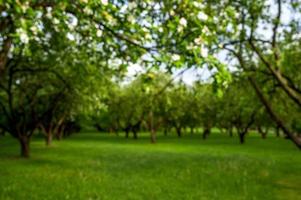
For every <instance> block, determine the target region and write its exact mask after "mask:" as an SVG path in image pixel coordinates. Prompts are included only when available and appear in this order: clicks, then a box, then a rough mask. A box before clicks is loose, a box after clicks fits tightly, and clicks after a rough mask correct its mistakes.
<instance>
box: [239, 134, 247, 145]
mask: <svg viewBox="0 0 301 200" xmlns="http://www.w3.org/2000/svg"><path fill="white" fill-rule="evenodd" d="M238 136H239V142H240V144H244V143H245V136H246V133H238Z"/></svg>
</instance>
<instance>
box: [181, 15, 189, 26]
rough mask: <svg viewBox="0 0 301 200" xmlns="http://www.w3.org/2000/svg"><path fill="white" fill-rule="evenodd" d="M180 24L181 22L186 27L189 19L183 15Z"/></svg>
mask: <svg viewBox="0 0 301 200" xmlns="http://www.w3.org/2000/svg"><path fill="white" fill-rule="evenodd" d="M180 24H181V25H182V26H184V27H186V26H187V20H186V19H185V18H184V17H182V18H181V19H180Z"/></svg>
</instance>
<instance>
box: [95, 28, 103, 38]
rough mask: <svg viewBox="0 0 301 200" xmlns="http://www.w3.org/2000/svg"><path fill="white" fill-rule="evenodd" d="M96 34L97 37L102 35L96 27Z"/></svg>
mask: <svg viewBox="0 0 301 200" xmlns="http://www.w3.org/2000/svg"><path fill="white" fill-rule="evenodd" d="M96 35H97V37H101V36H102V30H100V29H98V30H97V31H96Z"/></svg>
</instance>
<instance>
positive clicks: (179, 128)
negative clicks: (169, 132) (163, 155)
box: [176, 127, 182, 138]
mask: <svg viewBox="0 0 301 200" xmlns="http://www.w3.org/2000/svg"><path fill="white" fill-rule="evenodd" d="M176 132H177V135H178V137H179V138H180V137H182V128H181V127H176Z"/></svg>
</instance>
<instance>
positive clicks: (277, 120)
mask: <svg viewBox="0 0 301 200" xmlns="http://www.w3.org/2000/svg"><path fill="white" fill-rule="evenodd" d="M249 80H250V82H251V84H252V86H253V88H254V89H255V91H256V94H257V96H258V98H259V99H260V101H261V103H262V104H263V105H264V107H265V108H266V111H267V112H268V114H269V115H270V117H271V118H272V119H273V120H274V122H275V123H276V124H277V126H278V127H280V128H281V129H282V131H283V132H284V134H285V135H286V136H287V137H288V138H289V139H290V140H291V141H292V142H294V144H295V145H296V146H297V147H298V148H299V149H301V140H300V139H299V138H297V137H296V136H295V135H294V134H293V133H292V132H291V131H290V130H289V129H288V128H287V127H286V125H285V123H284V122H283V121H282V120H281V119H280V118H279V117H278V115H277V114H276V113H275V112H274V110H273V109H272V106H271V105H270V103H269V102H268V100H267V99H266V98H265V96H264V94H263V93H262V91H261V89H260V88H259V86H258V85H257V83H256V81H255V79H254V78H253V77H249Z"/></svg>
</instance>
